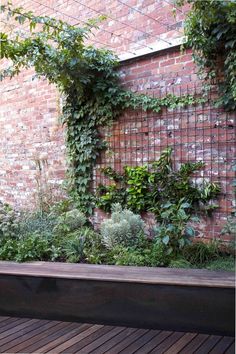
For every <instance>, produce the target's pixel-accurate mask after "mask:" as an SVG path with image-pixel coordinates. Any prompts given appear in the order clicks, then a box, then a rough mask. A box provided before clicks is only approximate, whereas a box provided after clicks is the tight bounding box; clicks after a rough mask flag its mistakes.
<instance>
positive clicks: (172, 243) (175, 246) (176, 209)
mask: <svg viewBox="0 0 236 354" xmlns="http://www.w3.org/2000/svg"><path fill="white" fill-rule="evenodd" d="M189 208H190V204H189V203H187V202H185V201H184V199H182V200H180V202H179V203H178V204H173V203H171V202H169V203H166V204H165V205H163V206H161V211H160V215H159V219H160V220H161V221H160V222H159V224H158V225H157V226H155V227H154V233H155V236H154V237H155V240H156V242H157V243H163V244H164V245H165V246H166V248H167V254H174V255H177V254H178V253H179V251H180V250H181V249H182V248H183V247H184V246H185V245H186V244H189V243H190V239H191V237H193V236H194V234H195V232H194V229H193V228H192V227H191V226H189V225H188V223H189V222H190V221H194V220H197V219H196V218H194V217H192V216H191V215H190V214H189V213H188V209H189Z"/></svg>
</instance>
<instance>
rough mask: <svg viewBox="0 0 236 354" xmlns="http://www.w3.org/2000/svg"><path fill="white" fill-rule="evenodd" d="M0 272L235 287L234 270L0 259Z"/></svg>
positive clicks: (34, 275)
mask: <svg viewBox="0 0 236 354" xmlns="http://www.w3.org/2000/svg"><path fill="white" fill-rule="evenodd" d="M0 274H4V275H21V276H23V275H25V276H33V277H53V278H61V279H63V278H65V279H86V280H97V281H113V282H114V281H115V282H138V283H148V284H171V285H184V286H200V287H201V286H204V287H220V288H222V287H223V288H225V287H226V288H234V273H233V272H225V271H208V270H205V269H173V268H154V267H131V266H109V265H102V266H101V265H93V264H69V263H59V262H57V263H53V262H31V263H24V264H19V263H14V262H5V261H0Z"/></svg>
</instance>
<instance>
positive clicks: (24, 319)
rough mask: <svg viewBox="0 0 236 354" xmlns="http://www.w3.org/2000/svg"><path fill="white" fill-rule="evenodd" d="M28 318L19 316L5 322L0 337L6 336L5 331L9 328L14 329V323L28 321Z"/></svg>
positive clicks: (15, 324)
mask: <svg viewBox="0 0 236 354" xmlns="http://www.w3.org/2000/svg"><path fill="white" fill-rule="evenodd" d="M27 321H28V319H26V318H17V319H15V318H14V319H12V321H9V322H7V323H5V324H4V325H3V326H1V328H0V338H4V337H5V332H7V331H8V330H11V329H12V325H13V323H14V326H17V325H20V324H21V323H24V322H27Z"/></svg>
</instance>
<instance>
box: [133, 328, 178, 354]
mask: <svg viewBox="0 0 236 354" xmlns="http://www.w3.org/2000/svg"><path fill="white" fill-rule="evenodd" d="M172 333H173V332H170V331H160V332H159V333H158V334H157V335H156V336H155V337H154V338H153V339H151V340H150V341H149V342H148V343H147V344H145V345H144V346H142V347H141V348H140V349H139V350H137V351H136V352H135V354H144V353H149V352H150V351H151V350H153V349H154V348H155V347H156V346H157V345H158V344H160V343H161V342H163V341H164V340H165V339H166V338H168V337H169V336H171V334H172Z"/></svg>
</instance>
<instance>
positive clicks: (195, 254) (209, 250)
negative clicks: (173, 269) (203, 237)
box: [182, 241, 220, 266]
mask: <svg viewBox="0 0 236 354" xmlns="http://www.w3.org/2000/svg"><path fill="white" fill-rule="evenodd" d="M219 253H220V251H219V242H217V241H211V242H209V243H205V242H200V241H198V242H193V243H192V244H190V245H187V246H185V247H184V248H183V250H182V254H183V256H184V258H185V259H186V260H187V261H188V262H190V263H191V264H193V265H199V266H202V265H203V264H205V263H206V262H209V261H211V260H214V259H216V258H217V257H219Z"/></svg>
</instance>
